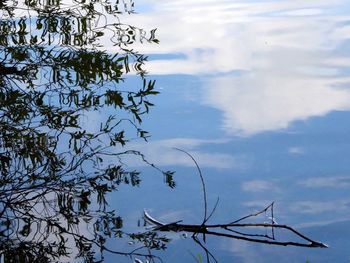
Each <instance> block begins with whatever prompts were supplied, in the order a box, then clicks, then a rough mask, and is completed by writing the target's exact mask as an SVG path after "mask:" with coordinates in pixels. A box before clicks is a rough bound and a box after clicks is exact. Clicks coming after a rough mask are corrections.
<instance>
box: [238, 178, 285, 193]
mask: <svg viewBox="0 0 350 263" xmlns="http://www.w3.org/2000/svg"><path fill="white" fill-rule="evenodd" d="M242 190H243V191H246V192H275V191H279V189H278V187H277V186H276V185H275V184H274V183H272V182H269V181H264V180H252V181H247V182H243V184H242Z"/></svg>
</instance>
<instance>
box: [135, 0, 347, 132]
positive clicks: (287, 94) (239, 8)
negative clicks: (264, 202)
mask: <svg viewBox="0 0 350 263" xmlns="http://www.w3.org/2000/svg"><path fill="white" fill-rule="evenodd" d="M148 2H149V1H148ZM150 3H152V4H153V5H154V6H153V8H152V12H151V13H149V14H147V13H146V14H143V15H139V16H138V17H137V18H136V20H137V19H139V21H140V22H139V24H142V25H145V27H146V28H153V27H158V28H159V30H158V31H157V32H158V37H159V39H161V44H160V45H159V46H156V47H155V46H152V45H146V46H143V47H140V48H141V50H144V52H146V53H150V54H170V53H172V54H180V55H181V56H179V57H181V58H176V59H166V56H164V57H163V59H157V60H152V61H150V62H149V63H147V69H148V70H149V71H150V72H152V73H153V74H180V73H181V74H207V76H209V80H208V81H206V87H205V89H206V90H205V93H204V95H203V98H205V99H204V103H205V104H207V105H210V106H212V107H214V108H217V109H219V110H221V111H222V112H223V119H224V120H223V126H224V128H225V129H226V130H227V131H228V132H229V133H235V134H236V133H240V134H242V135H252V134H256V133H259V132H264V131H271V130H278V129H285V128H287V127H288V126H289V125H290V123H292V122H294V121H297V120H306V119H308V118H310V117H314V116H324V115H325V114H327V113H329V112H331V111H335V110H349V109H350V91H348V90H341V89H337V88H335V87H336V86H339V85H341V84H344V83H348V82H349V79H346V78H341V77H340V76H339V74H340V72H341V70H340V69H341V67H342V66H343V65H344V64H346V65H348V64H349V63H348V62H346V61H347V60H348V59H346V58H345V59H344V54H341V55H339V54H335V52H333V51H334V50H335V49H336V48H337V47H339V46H340V45H341V44H343V43H344V41H345V40H346V39H348V35H349V34H347V32H348V31H349V28H350V27H349V26H348V25H346V23H344V21H348V20H349V17H348V16H334V15H332V14H331V13H330V11H329V10H330V9H332V10H334V8H339V9H341V8H342V6H343V5H346V4H347V2H346V1H345V0H338V1H330V0H324V1H268V2H264V3H259V5H257V4H256V3H254V2H252V3H250V2H247V1H234V2H232V1H226V0H218V1H213V0H200V1H197V0H196V1H194V0H192V1H191V0H188V1H182V0H181V1H180V0H171V1H170V0H169V1H167V0H165V1H162V2H161V3H160V2H159V1H151V2H150ZM329 7H332V8H329ZM204 14H205V15H204ZM296 16H297V19H296V18H295V17H296ZM130 19H135V17H130ZM130 21H132V20H130ZM203 25H205V26H203ZM345 57H346V55H345ZM238 70H243V71H245V72H247V73H246V74H242V75H240V76H237V75H236V76H233V75H230V74H231V73H232V72H237V71H238ZM216 73H226V74H227V75H226V76H224V77H219V78H212V77H211V76H212V75H211V74H216Z"/></svg>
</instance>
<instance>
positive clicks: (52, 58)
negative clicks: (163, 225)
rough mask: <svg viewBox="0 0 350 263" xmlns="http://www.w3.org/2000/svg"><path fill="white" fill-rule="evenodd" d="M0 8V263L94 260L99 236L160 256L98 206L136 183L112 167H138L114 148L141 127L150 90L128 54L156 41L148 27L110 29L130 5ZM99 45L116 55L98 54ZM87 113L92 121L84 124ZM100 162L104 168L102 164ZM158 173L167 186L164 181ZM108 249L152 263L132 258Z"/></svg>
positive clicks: (135, 176)
mask: <svg viewBox="0 0 350 263" xmlns="http://www.w3.org/2000/svg"><path fill="white" fill-rule="evenodd" d="M0 6H1V11H0V16H1V19H0V106H1V110H0V175H1V177H0V253H1V254H2V256H3V257H4V259H5V262H51V261H61V260H62V258H64V257H71V256H72V255H74V256H76V257H79V258H82V259H84V260H85V261H86V262H97V261H98V260H97V257H99V260H103V252H104V251H106V250H109V249H108V248H107V247H106V246H105V241H106V238H108V237H125V236H128V237H129V238H133V239H136V240H139V241H141V242H143V243H144V246H145V247H148V248H162V247H164V244H165V243H166V242H167V239H164V238H162V237H158V236H157V235H156V234H152V235H149V234H148V235H147V236H145V235H144V236H142V235H141V236H139V235H132V234H126V233H124V232H123V231H122V225H123V223H122V219H121V217H119V216H118V215H117V214H116V212H115V211H110V210H109V209H108V205H107V203H106V194H107V193H108V192H111V191H113V190H115V189H116V188H117V187H118V185H120V184H122V183H123V184H124V183H127V184H132V185H138V184H139V183H140V177H139V173H138V172H137V171H128V170H125V168H124V167H123V165H122V162H118V161H115V160H121V159H122V158H123V156H125V155H128V154H132V155H137V156H139V157H140V158H142V159H144V157H143V155H142V154H141V153H139V152H136V151H125V150H123V149H122V146H124V145H125V144H126V143H127V142H128V140H129V139H130V138H131V137H135V134H136V137H138V138H143V139H146V138H147V135H148V134H147V132H146V131H144V130H142V129H141V127H140V123H141V122H142V118H143V116H144V114H146V113H148V111H149V108H150V107H151V106H153V104H152V103H151V102H150V101H149V98H150V97H151V96H154V95H156V94H157V93H158V92H157V91H156V90H155V81H153V80H149V79H147V77H146V72H145V71H144V70H143V68H142V66H143V64H144V62H145V61H146V57H145V56H143V55H142V54H138V53H137V52H135V51H134V50H131V49H129V48H128V45H129V44H132V43H133V42H135V41H141V42H149V43H158V40H157V39H156V38H155V34H154V33H155V30H152V31H151V32H148V33H146V31H144V30H142V29H140V28H137V27H134V26H130V25H125V24H122V23H121V22H120V21H119V20H118V17H117V15H119V14H120V13H122V12H127V13H132V7H133V3H132V2H125V1H116V2H114V3H110V2H109V1H104V0H102V1H85V0H82V1H72V2H69V1H60V0H48V1H38V0H25V1H23V2H17V1H10V0H7V1H1V2H0ZM110 21H114V22H112V23H111V22H110ZM115 21H116V22H115ZM107 41H108V43H109V44H112V46H113V50H116V48H118V53H115V52H106V51H104V50H103V43H106V42H107ZM129 65H132V68H130V66H129ZM130 71H133V72H136V73H137V74H138V75H139V78H140V86H139V87H138V88H134V89H131V90H130V89H127V90H126V89H125V88H124V89H122V84H123V82H124V80H125V74H127V73H129V72H130ZM93 113H100V114H101V118H100V119H98V120H97V121H90V122H89V121H88V120H89V117H91V116H93ZM96 122H97V123H96ZM91 127H94V128H91ZM129 127H131V128H132V129H130V128H129ZM130 130H131V131H132V132H130ZM127 131H129V132H127ZM111 156H113V157H114V162H113V163H110V162H106V161H105V160H106V157H108V158H111ZM164 174H165V176H166V177H167V182H168V184H169V185H170V186H174V184H173V182H172V180H171V173H164ZM87 226H89V231H88V232H86V231H85V232H86V233H85V232H84V231H82V229H84V228H86V227H87ZM111 252H113V253H116V254H121V255H130V256H132V255H138V256H145V257H149V258H152V257H153V256H152V255H151V254H150V252H147V253H143V252H142V250H137V251H130V252H119V251H111Z"/></svg>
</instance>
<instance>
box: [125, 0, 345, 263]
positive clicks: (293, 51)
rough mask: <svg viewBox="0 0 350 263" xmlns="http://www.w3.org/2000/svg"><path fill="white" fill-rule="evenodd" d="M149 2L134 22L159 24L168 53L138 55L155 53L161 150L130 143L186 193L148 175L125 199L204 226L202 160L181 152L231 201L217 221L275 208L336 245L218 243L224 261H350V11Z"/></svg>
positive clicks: (153, 129)
mask: <svg viewBox="0 0 350 263" xmlns="http://www.w3.org/2000/svg"><path fill="white" fill-rule="evenodd" d="M140 2H141V7H140V9H139V10H138V11H139V12H140V14H138V15H135V16H131V17H130V23H134V24H135V23H136V24H139V25H144V27H145V28H155V27H157V28H158V31H157V32H158V38H159V39H160V40H161V43H160V45H157V46H154V45H145V46H143V47H138V48H141V50H142V51H143V52H146V53H147V54H149V55H150V62H149V63H148V64H147V70H148V71H149V72H150V73H151V74H152V75H153V76H154V77H155V78H156V79H157V85H158V88H159V89H160V91H161V94H160V95H158V96H157V97H156V98H154V100H153V101H154V102H155V104H156V106H155V108H154V109H153V110H152V111H151V114H150V116H149V118H145V121H144V128H145V129H146V130H148V131H150V133H151V135H152V137H151V139H150V143H149V144H146V145H144V144H141V143H135V144H132V145H131V146H132V147H134V148H136V149H142V150H143V151H144V152H145V153H146V155H147V156H149V158H150V159H151V161H152V162H154V163H156V164H158V165H159V166H161V167H162V168H164V169H173V170H176V171H177V173H176V176H175V179H176V180H177V183H178V185H177V188H176V189H174V190H173V191H171V192H168V191H167V190H166V187H165V186H164V184H162V182H158V181H160V180H158V177H157V178H155V176H153V175H151V172H149V173H150V176H151V178H145V179H144V184H143V186H145V187H141V189H139V190H138V191H139V192H137V193H135V194H132V196H129V195H127V197H123V198H125V199H126V198H128V200H129V202H131V201H132V200H134V201H135V202H137V206H138V208H135V209H136V210H137V209H140V211H142V209H143V208H149V209H150V211H151V212H152V213H154V214H155V215H156V216H158V217H163V218H168V219H167V220H168V221H176V220H180V219H184V220H185V221H186V220H187V222H189V223H192V221H193V220H194V221H196V220H197V221H198V220H199V221H200V218H201V216H202V206H201V192H200V189H201V188H200V183H199V179H198V176H197V175H196V171H195V169H194V167H193V165H192V166H191V161H190V160H189V159H186V156H184V155H182V154H181V153H179V152H177V151H175V150H174V149H172V147H178V148H182V149H184V150H187V151H189V152H190V153H192V154H193V155H194V157H195V158H196V159H197V160H198V163H199V165H200V166H201V167H202V169H203V173H204V175H205V177H206V182H207V187H208V193H209V195H210V197H209V202H210V204H211V205H213V204H214V203H215V200H216V197H217V196H219V197H220V203H219V207H218V209H217V211H216V213H215V215H214V217H213V219H212V221H216V220H217V221H220V222H225V220H230V219H232V218H237V217H240V216H243V215H245V214H247V213H250V212H252V211H256V210H259V209H261V208H262V207H263V206H265V205H267V204H269V202H271V201H276V211H277V212H276V213H277V215H276V217H277V221H278V222H279V223H286V224H292V225H295V226H299V227H300V228H301V230H303V231H306V232H307V233H310V235H312V236H313V237H315V238H318V239H321V240H322V241H324V242H325V243H329V245H330V246H331V249H329V250H327V251H325V252H324V251H322V252H319V250H317V251H316V252H315V251H309V250H302V253H299V252H298V250H295V249H288V248H287V249H275V250H274V249H273V248H270V247H269V248H265V247H261V246H255V245H254V246H252V245H250V244H246V243H240V242H238V243H240V244H241V245H238V243H237V242H231V241H224V240H215V241H212V242H211V243H210V241H208V242H209V244H212V246H213V251H215V252H216V253H215V254H216V255H217V256H218V258H219V259H220V257H222V258H223V259H224V261H221V260H219V262H231V261H230V259H233V255H235V257H237V258H235V260H236V261H235V262H257V258H259V259H260V260H261V259H262V258H265V259H266V260H265V261H263V262H272V261H276V262H277V261H278V262H285V261H283V260H285V259H284V257H283V255H285V253H287V254H288V257H287V258H288V259H289V260H290V259H291V258H295V260H296V262H305V261H306V260H308V259H309V260H311V262H345V261H346V260H347V259H348V258H349V256H350V254H349V253H348V252H346V249H344V245H342V243H344V244H346V243H348V241H347V236H346V235H345V234H344V233H343V232H342V231H341V229H342V228H344V227H347V228H348V226H349V220H350V196H349V190H350V167H349V161H348V156H349V154H350V147H349V146H350V123H349V121H348V120H349V117H350V116H349V109H350V91H349V89H348V87H347V86H348V83H349V82H350V78H349V66H350V63H349V59H348V54H349V51H350V50H349V48H348V47H347V46H348V42H349V40H348V39H349V33H350V27H349V21H350V15H348V14H349V12H348V11H349V9H350V4H348V3H347V2H346V1H340V0H339V1H328V0H323V1H297V0H296V1H225V0H220V1H211V0H201V1H190V0H187V1H182V0H172V1H170V0H169V1H161V2H159V1H152V0H148V1H140ZM144 7H146V8H144ZM125 19H126V22H127V21H128V20H127V19H128V18H125ZM135 21H136V22H135ZM131 165H136V164H135V163H134V164H132V163H131ZM137 165H139V164H137ZM146 174H147V175H148V172H146ZM147 186H149V187H151V188H152V191H151V190H149V189H148V190H147V188H146V187H147ZM125 192H126V191H125ZM122 193H124V192H123V191H122ZM140 195H142V196H143V198H142V200H140V199H139V196H140ZM125 209H126V208H125ZM125 213H131V212H127V209H126V210H125ZM133 213H135V211H134V212H133ZM132 216H135V214H132ZM176 244H178V243H176ZM178 246H179V247H181V245H180V244H179V245H178ZM253 248H254V249H256V250H254V251H255V252H254V253H251V251H252V249H253ZM191 249H192V248H191ZM193 249H194V248H193ZM199 252H200V251H199ZM168 253H169V255H171V253H175V252H168ZM301 255H302V256H301ZM187 256H188V258H191V256H190V255H187ZM262 256H263V257H262ZM273 256H275V257H276V258H277V259H278V260H273V259H272V258H271V257H273ZM230 257H231V258H230ZM185 261H186V260H185ZM166 262H171V260H170V261H168V260H166ZM259 262H262V261H259ZM289 262H290V261H289Z"/></svg>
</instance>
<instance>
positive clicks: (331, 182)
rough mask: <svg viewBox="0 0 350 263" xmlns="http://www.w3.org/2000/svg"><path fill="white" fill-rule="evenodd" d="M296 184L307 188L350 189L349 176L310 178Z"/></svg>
mask: <svg viewBox="0 0 350 263" xmlns="http://www.w3.org/2000/svg"><path fill="white" fill-rule="evenodd" d="M298 184H299V185H301V186H304V187H308V188H323V187H325V188H350V176H335V177H312V178H307V179H305V180H302V181H299V182H298Z"/></svg>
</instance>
